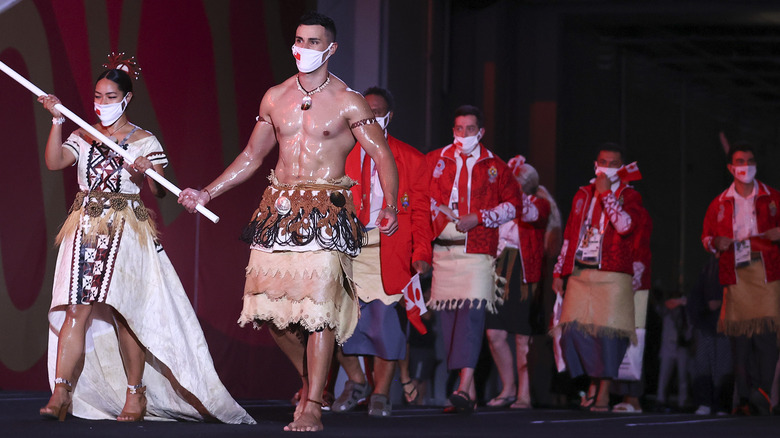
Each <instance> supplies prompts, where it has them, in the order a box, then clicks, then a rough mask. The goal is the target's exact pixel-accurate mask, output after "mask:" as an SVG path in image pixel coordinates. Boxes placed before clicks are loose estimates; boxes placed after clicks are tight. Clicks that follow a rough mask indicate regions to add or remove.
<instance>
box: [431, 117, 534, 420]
mask: <svg viewBox="0 0 780 438" xmlns="http://www.w3.org/2000/svg"><path fill="white" fill-rule="evenodd" d="M482 120H483V119H482V111H480V110H479V108H477V107H474V106H471V105H464V106H461V107H460V108H458V109H457V110H456V112H455V123H454V125H453V128H452V134H453V136H454V141H453V143H452V144H450V145H448V146H445V147H443V148H441V149H437V150H435V151H432V152H430V153H428V155H427V160H428V172H429V175H430V178H431V182H430V186H429V195H430V197H431V213H432V221H433V236H434V239H435V240H434V246H433V280H432V285H431V299H430V306H429V307H430V308H432V309H434V310H438V311H439V317H440V321H441V327H442V332H443V333H442V335H443V338H444V345H445V350H446V351H447V368H448V369H450V370H459V372H460V384H459V386H458V389H457V390H456V391H455V392H454V393H453V394H452V395H451V396H450V402H451V403H452V409H453V410H455V411H458V412H470V411H473V410H474V408H475V407H476V395H477V392H476V388H475V386H474V368H475V367H476V365H477V359H478V358H479V352H480V349H481V348H482V337H483V336H484V332H485V315H486V312H487V311H490V312H495V308H496V307H495V305H496V301H497V299H498V295H497V288H496V275H495V267H494V266H495V256H496V250H497V248H498V227H499V226H500V225H501V224H503V223H506V222H509V221H511V220H512V219H514V218H515V217H516V216H517V215H519V214H520V211H521V209H522V199H521V195H520V188H519V186H518V184H517V182H516V181H515V178H514V176H513V175H512V171H511V170H510V169H509V168H508V167H507V165H506V163H504V161H503V160H501V158H499V157H498V156H496V155H495V154H494V153H493V152H491V151H490V150H488V149H487V148H485V146H483V145H482V144H481V143H480V139H481V138H482V136H483V135H484V134H485V128H484V127H483V123H482Z"/></svg>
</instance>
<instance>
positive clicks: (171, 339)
mask: <svg viewBox="0 0 780 438" xmlns="http://www.w3.org/2000/svg"><path fill="white" fill-rule="evenodd" d="M137 129H138V128H135V130H137ZM135 130H134V131H135ZM131 135H132V134H131ZM129 137H130V135H128V136H127V137H126V138H125V139H124V140H123V141H122V142H121V143H120V145H121V146H122V147H124V148H125V149H126V150H127V151H128V152H129V153H130V154H131V155H133V156H141V155H143V156H146V157H147V158H149V160H150V161H151V162H152V163H153V164H161V165H167V163H168V160H167V157H166V155H165V153H164V152H163V149H162V146H161V145H160V142H159V141H158V140H157V138H156V137H154V136H153V135H149V136H147V137H144V138H142V139H140V140H137V141H134V142H132V143H125V142H126V141H127V139H128V138H129ZM63 147H65V148H67V149H68V150H69V151H70V152H72V153H73V155H74V156H75V157H76V160H77V165H78V182H79V187H80V189H81V192H80V193H79V194H78V195H77V196H76V200H75V201H74V203H73V206H72V207H71V213H70V215H69V217H68V219H67V220H66V222H65V224H64V225H63V227H62V230H61V231H60V234H59V236H58V237H57V240H58V243H59V244H60V247H59V254H58V257H57V269H56V272H55V275H54V287H53V297H52V304H51V309H50V311H49V323H50V325H49V330H50V331H49V360H48V367H49V380H50V384H51V386H52V387H53V386H54V378H55V377H57V376H56V374H55V373H56V364H57V343H58V339H59V338H58V335H59V331H60V328H61V327H62V324H63V322H64V320H65V308H66V306H67V305H70V304H90V303H94V302H98V303H105V304H107V305H109V306H111V307H112V308H113V309H115V310H116V311H118V312H119V313H120V314H121V315H122V317H124V319H125V320H126V321H127V324H128V326H129V328H130V329H131V330H132V332H133V333H134V334H135V335H136V337H137V338H138V340H139V341H140V342H141V344H142V345H143V346H144V347H145V348H146V366H145V368H144V376H143V383H144V385H145V386H146V387H147V392H146V396H147V400H148V405H147V413H146V417H145V419H147V420H190V421H204V420H214V419H216V420H219V421H222V422H225V423H250V424H253V423H255V421H254V419H252V417H250V416H249V415H248V414H247V413H246V411H245V410H244V409H243V408H242V407H241V406H239V404H238V403H236V401H235V400H234V399H233V398H232V397H231V396H230V394H229V393H228V391H227V389H226V388H225V386H224V385H223V384H222V382H221V381H220V379H219V376H218V375H217V373H216V371H215V369H214V364H213V362H212V359H211V355H210V353H209V349H208V345H207V344H206V340H205V338H204V336H203V331H202V330H201V328H200V325H199V323H198V319H197V316H196V315H195V312H194V310H193V309H192V305H191V304H190V301H189V298H188V297H187V294H186V293H185V291H184V288H183V287H182V285H181V282H180V281H179V277H178V276H177V274H176V271H175V270H174V268H173V265H172V264H171V262H170V260H169V259H168V256H167V255H166V254H165V251H164V250H163V248H162V246H161V245H160V244H159V242H158V241H157V239H156V238H155V235H156V232H155V228H154V224H153V222H152V220H151V218H149V214H148V211H147V210H146V208H145V207H144V206H143V203H142V202H141V200H140V198H139V197H138V193H139V192H140V190H141V187H140V186H139V185H136V184H135V183H134V182H133V181H131V178H130V176H131V175H130V173H129V172H128V171H127V170H126V169H125V168H124V166H125V165H127V164H132V163H124V159H123V158H122V157H121V156H120V155H118V154H116V153H115V152H113V151H111V150H110V149H108V148H107V147H105V146H103V145H101V144H94V143H90V142H88V141H86V140H85V139H83V138H82V137H80V136H79V135H77V134H76V133H74V134H71V135H70V137H68V139H67V140H66V141H65V143H64V144H63ZM140 184H143V178H141V180H140ZM85 347H86V348H85V357H84V367H83V371H82V372H81V374H80V375H79V377H78V379H77V381H75V382H73V383H74V389H73V415H75V416H77V417H81V418H87V419H115V418H116V416H117V415H119V413H120V412H121V411H122V407H123V406H124V403H125V392H126V388H127V386H126V385H127V377H126V375H125V372H124V367H123V365H122V358H121V356H120V353H119V344H118V341H117V336H116V333H115V329H114V322H113V315H112V312H111V311H110V309H109V308H108V307H107V306H95V308H94V309H93V311H92V313H91V316H90V320H89V322H88V323H87V332H86V345H85Z"/></svg>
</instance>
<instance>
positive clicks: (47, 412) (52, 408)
mask: <svg viewBox="0 0 780 438" xmlns="http://www.w3.org/2000/svg"><path fill="white" fill-rule="evenodd" d="M57 388H63V389H64V390H65V391H66V394H67V396H66V397H65V401H63V402H62V403H60V404H59V405H55V404H52V403H51V399H50V400H49V404H47V405H46V406H45V407H43V408H41V410H40V414H41V416H42V417H46V418H52V419H56V420H59V421H65V417H66V416H67V415H68V410H70V405H71V404H72V403H73V399H72V396H71V392H73V385H72V384H71V383H70V381H68V380H66V379H63V378H62V377H57V378H56V379H54V389H55V390H56V389H57ZM52 395H54V394H52Z"/></svg>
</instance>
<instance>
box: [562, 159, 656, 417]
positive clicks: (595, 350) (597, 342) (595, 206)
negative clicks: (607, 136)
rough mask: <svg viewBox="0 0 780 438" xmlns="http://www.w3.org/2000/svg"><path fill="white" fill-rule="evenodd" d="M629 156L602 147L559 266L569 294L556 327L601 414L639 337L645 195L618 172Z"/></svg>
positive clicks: (585, 403)
mask: <svg viewBox="0 0 780 438" xmlns="http://www.w3.org/2000/svg"><path fill="white" fill-rule="evenodd" d="M624 156H625V154H624V152H623V149H622V148H621V147H620V146H618V145H616V144H614V143H606V144H603V145H601V146H600V147H599V150H598V155H597V157H596V163H595V173H596V178H595V179H594V180H592V182H591V183H590V184H588V185H586V186H583V187H580V189H579V190H578V191H577V194H575V195H574V200H573V202H572V208H571V213H570V214H569V219H568V221H567V222H566V228H565V230H564V233H563V237H564V241H563V247H562V248H561V254H560V256H559V257H558V263H557V264H556V265H555V269H554V270H553V276H554V277H555V279H554V280H553V290H554V291H555V292H556V293H557V294H560V295H563V307H562V310H561V319H560V324H559V325H558V326H556V327H554V328H553V330H560V332H561V349H562V351H563V357H564V361H565V362H566V366H567V368H568V369H569V373H570V374H571V376H572V377H577V376H580V375H583V374H586V375H588V376H589V377H590V378H591V383H590V386H589V388H588V392H587V395H586V396H585V397H583V400H582V402H581V405H582V407H583V408H586V409H589V410H591V411H596V412H606V411H608V410H609V386H610V383H611V382H612V380H614V379H615V378H617V376H618V369H619V367H620V363H621V362H622V360H623V356H624V355H625V353H626V349H627V348H628V345H629V341H635V340H636V331H635V319H634V291H633V288H632V276H633V274H634V267H633V262H634V257H633V248H634V238H633V233H634V230H635V229H636V224H637V221H638V220H639V216H640V214H641V208H642V197H641V196H640V195H639V192H637V191H636V190H634V189H633V188H632V187H631V186H629V185H627V184H626V183H625V182H624V181H622V180H621V179H620V177H619V176H618V170H619V169H620V168H621V167H622V166H623V157H624ZM564 279H566V287H565V289H564ZM564 291H565V292H564Z"/></svg>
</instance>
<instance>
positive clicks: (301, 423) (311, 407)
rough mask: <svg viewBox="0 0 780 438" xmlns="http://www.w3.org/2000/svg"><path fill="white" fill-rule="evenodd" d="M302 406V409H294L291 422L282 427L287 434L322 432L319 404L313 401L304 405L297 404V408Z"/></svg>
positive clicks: (308, 401)
mask: <svg viewBox="0 0 780 438" xmlns="http://www.w3.org/2000/svg"><path fill="white" fill-rule="evenodd" d="M301 405H304V406H303V408H302V409H300V410H299V409H296V412H295V414H293V422H292V423H290V424H288V425H287V426H285V427H284V430H285V431H287V432H318V431H320V430H323V429H324V427H323V425H322V411H321V410H320V404H319V403H318V402H316V401H313V400H307V402H306V403H299V404H298V406H299V407H300V406H301Z"/></svg>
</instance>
